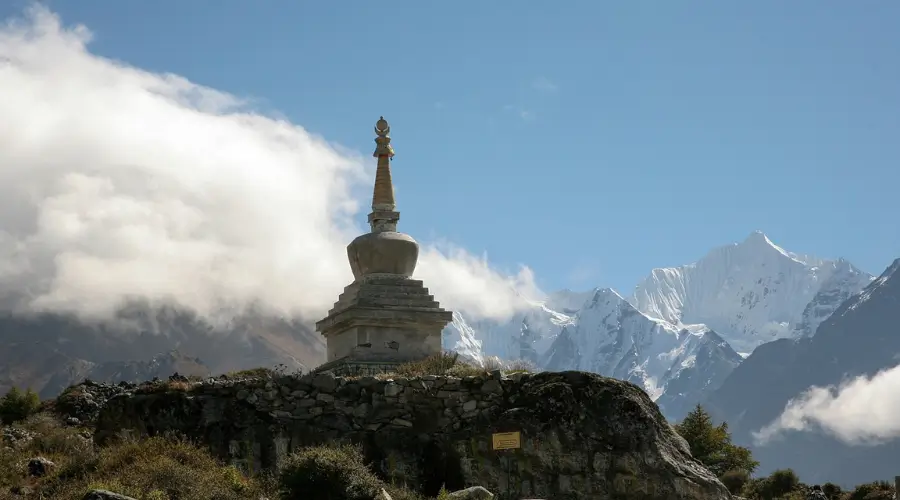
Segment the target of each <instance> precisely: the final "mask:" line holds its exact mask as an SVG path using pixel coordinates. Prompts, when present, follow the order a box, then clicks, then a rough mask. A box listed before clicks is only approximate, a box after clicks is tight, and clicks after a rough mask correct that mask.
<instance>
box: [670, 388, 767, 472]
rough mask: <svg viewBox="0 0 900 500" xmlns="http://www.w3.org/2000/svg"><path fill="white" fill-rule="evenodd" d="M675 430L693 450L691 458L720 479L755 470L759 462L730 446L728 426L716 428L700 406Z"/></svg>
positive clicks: (743, 449)
mask: <svg viewBox="0 0 900 500" xmlns="http://www.w3.org/2000/svg"><path fill="white" fill-rule="evenodd" d="M675 430H676V431H677V432H678V434H680V435H681V437H683V438H684V439H685V441H687V443H688V446H690V447H691V454H692V455H693V456H694V458H696V459H697V460H699V461H700V462H701V463H702V464H703V465H705V466H706V467H707V468H708V469H709V470H710V472H712V473H713V474H715V475H716V476H717V477H719V476H722V475H723V474H725V473H726V472H729V471H746V472H747V473H748V474H750V473H752V472H753V471H754V470H756V467H758V466H759V462H757V461H755V460H753V455H752V454H751V453H750V450H749V449H747V448H744V447H742V446H737V445H735V444H733V443H732V442H731V434H730V433H729V432H728V423H727V422H722V423H721V424H720V425H718V426H717V425H715V424H714V423H713V421H712V417H711V416H710V414H709V413H708V412H707V411H706V410H704V409H703V407H702V406H700V405H699V404H698V405H697V406H696V407H695V408H694V409H693V410H692V411H691V412H690V413H688V414H687V416H686V417H684V420H682V421H681V422H679V423H677V424H675Z"/></svg>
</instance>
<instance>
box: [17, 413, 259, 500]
mask: <svg viewBox="0 0 900 500" xmlns="http://www.w3.org/2000/svg"><path fill="white" fill-rule="evenodd" d="M20 427H21V428H22V429H25V430H27V431H29V432H31V433H33V434H34V435H35V437H34V439H33V440H32V441H30V442H28V443H27V444H24V445H23V446H21V447H16V448H13V449H9V448H7V449H5V450H0V499H4V500H5V499H12V498H18V497H16V496H14V495H13V493H12V491H13V490H15V489H16V488H22V487H26V488H28V489H30V490H31V491H32V495H34V497H35V498H39V497H43V498H53V499H60V500H69V499H71V500H76V499H81V498H82V497H83V496H84V494H85V493H86V492H87V491H88V490H90V489H93V488H99V489H107V490H111V491H114V492H116V493H121V494H123V495H129V496H133V497H135V498H140V499H145V498H146V499H154V500H157V499H158V500H165V499H176V498H177V499H180V500H200V499H204V500H208V499H210V498H216V499H221V500H237V499H251V498H252V499H254V500H256V499H258V498H260V496H269V497H270V498H275V496H274V495H273V494H274V493H275V489H276V488H275V487H274V486H273V484H274V483H273V482H272V481H270V480H267V479H266V478H247V477H245V476H243V475H242V474H241V472H240V471H238V470H237V469H235V468H234V467H231V466H226V465H223V464H222V463H220V462H219V461H217V460H216V459H214V458H213V457H212V456H210V454H209V453H208V452H207V451H206V450H204V449H202V448H199V447H197V446H194V445H192V444H191V443H189V442H187V441H184V440H179V439H174V438H163V437H155V438H150V439H144V440H140V441H138V440H122V441H120V442H119V443H116V444H114V445H111V446H109V447H104V448H96V447H95V446H94V445H93V443H92V442H91V440H90V438H89V437H87V436H89V434H88V433H87V432H86V431H85V430H79V429H76V428H72V427H63V426H62V425H60V424H59V423H58V422H56V421H55V420H54V419H53V418H52V417H50V416H48V415H43V414H42V415H37V416H35V417H33V418H32V419H29V420H28V421H27V422H25V423H23V424H22V425H21V426H20ZM37 456H42V457H45V458H47V459H49V460H51V461H53V462H54V463H55V464H56V467H54V468H53V469H52V470H51V472H50V474H48V475H47V476H45V477H42V478H30V477H27V475H26V471H25V468H26V467H25V466H26V464H27V461H28V460H29V459H31V458H34V457H37Z"/></svg>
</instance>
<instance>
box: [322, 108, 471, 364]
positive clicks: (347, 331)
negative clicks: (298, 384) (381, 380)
mask: <svg viewBox="0 0 900 500" xmlns="http://www.w3.org/2000/svg"><path fill="white" fill-rule="evenodd" d="M390 132H391V127H390V125H388V122H387V121H386V120H385V119H384V117H381V118H380V119H379V120H378V122H377V123H376V124H375V135H376V137H375V152H374V153H373V155H372V156H374V157H376V158H377V159H378V168H377V170H376V173H375V189H374V192H373V194H372V213H370V214H369V226H370V227H371V231H370V232H368V233H366V234H363V235H360V236H359V237H357V238H356V239H355V240H353V241H352V242H351V243H350V244H349V245H348V246H347V257H348V258H349V260H350V269H351V270H352V271H353V278H354V280H353V283H351V284H349V285H347V287H345V288H344V292H343V293H342V294H341V295H340V296H339V297H338V300H337V302H335V304H334V307H332V308H331V310H330V311H328V316H326V317H325V318H324V319H323V320H321V321H319V322H317V323H316V331H318V332H320V333H321V334H322V335H323V336H325V342H326V345H327V348H326V351H327V356H328V359H327V360H326V362H325V364H323V365H322V366H320V367H319V368H318V369H317V371H319V372H331V373H334V374H335V375H371V374H375V373H379V372H385V371H390V370H392V369H393V368H395V367H396V366H397V365H398V364H400V363H405V362H409V361H415V360H419V359H423V358H426V357H428V356H431V355H434V354H437V353H440V352H441V332H442V331H443V329H444V327H445V326H446V325H447V323H449V322H450V321H451V320H452V316H453V313H452V312H451V311H447V310H445V309H442V308H441V306H440V304H439V303H438V302H437V301H435V300H434V297H433V296H432V295H430V294H429V293H428V289H427V288H425V286H424V285H423V283H422V281H420V280H414V279H412V275H413V271H415V269H416V263H417V261H418V258H419V244H418V243H416V240H414V239H413V238H412V237H411V236H409V235H407V234H403V233H401V232H398V231H397V223H398V222H399V221H400V213H399V212H398V211H397V206H396V204H395V202H394V186H393V182H392V180H391V161H392V159H393V157H394V149H393V148H392V147H391V136H390Z"/></svg>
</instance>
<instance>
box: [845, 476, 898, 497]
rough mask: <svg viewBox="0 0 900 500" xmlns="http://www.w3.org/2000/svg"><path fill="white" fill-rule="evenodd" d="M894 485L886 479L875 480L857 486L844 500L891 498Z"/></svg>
mask: <svg viewBox="0 0 900 500" xmlns="http://www.w3.org/2000/svg"><path fill="white" fill-rule="evenodd" d="M893 499H894V486H893V485H891V484H890V483H888V482H887V481H875V482H873V483H865V484H860V485H859V486H857V487H856V488H855V489H854V490H853V491H852V492H850V493H848V494H847V495H846V496H845V497H844V500H893Z"/></svg>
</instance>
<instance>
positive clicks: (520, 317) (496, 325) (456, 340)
mask: <svg viewBox="0 0 900 500" xmlns="http://www.w3.org/2000/svg"><path fill="white" fill-rule="evenodd" d="M548 304H553V302H550V301H548V302H534V301H532V302H529V306H530V307H529V308H528V309H526V310H525V311H524V312H521V313H519V314H517V315H515V316H514V317H513V318H512V319H510V320H509V321H505V322H496V321H491V320H482V321H474V322H467V321H466V320H465V318H464V317H463V315H462V314H461V313H459V312H454V313H453V321H452V323H450V325H448V326H447V327H446V328H445V329H444V331H443V345H444V347H445V348H448V349H453V350H455V351H456V352H459V353H460V354H462V355H463V356H465V357H467V358H469V359H473V360H477V361H479V362H480V361H483V360H484V358H485V356H496V357H498V358H500V359H505V360H516V359H524V360H527V361H531V362H533V363H538V361H539V358H540V356H541V355H542V354H543V353H545V352H547V350H548V349H549V348H550V345H551V344H552V343H553V341H554V340H555V339H556V337H557V336H558V335H559V332H560V330H561V329H562V328H563V327H565V326H566V325H571V324H572V323H573V322H574V318H573V316H572V315H570V314H564V313H561V312H557V311H555V310H553V309H551V308H550V307H549V305H548ZM557 304H559V303H557Z"/></svg>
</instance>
